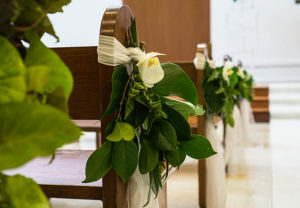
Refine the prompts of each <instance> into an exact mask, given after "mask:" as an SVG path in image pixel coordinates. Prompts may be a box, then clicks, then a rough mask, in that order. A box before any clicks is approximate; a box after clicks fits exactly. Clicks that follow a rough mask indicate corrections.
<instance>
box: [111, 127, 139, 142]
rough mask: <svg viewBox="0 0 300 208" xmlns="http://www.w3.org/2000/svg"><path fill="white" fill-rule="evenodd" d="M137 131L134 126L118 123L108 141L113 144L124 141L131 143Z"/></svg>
mask: <svg viewBox="0 0 300 208" xmlns="http://www.w3.org/2000/svg"><path fill="white" fill-rule="evenodd" d="M134 136H135V131H134V128H133V126H131V125H130V124H129V123H126V122H116V124H115V127H114V130H113V131H112V133H111V134H109V135H108V136H107V137H106V139H107V140H109V141H112V142H119V141H121V140H122V139H124V140H125V141H131V140H133V139H134Z"/></svg>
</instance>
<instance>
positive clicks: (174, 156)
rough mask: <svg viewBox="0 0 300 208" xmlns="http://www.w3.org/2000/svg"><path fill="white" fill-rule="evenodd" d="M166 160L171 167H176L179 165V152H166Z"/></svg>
mask: <svg viewBox="0 0 300 208" xmlns="http://www.w3.org/2000/svg"><path fill="white" fill-rule="evenodd" d="M166 158H167V160H168V162H169V163H170V164H171V165H172V166H173V167H177V166H179V165H180V164H181V159H182V158H181V157H180V154H179V151H178V150H176V151H167V152H166Z"/></svg>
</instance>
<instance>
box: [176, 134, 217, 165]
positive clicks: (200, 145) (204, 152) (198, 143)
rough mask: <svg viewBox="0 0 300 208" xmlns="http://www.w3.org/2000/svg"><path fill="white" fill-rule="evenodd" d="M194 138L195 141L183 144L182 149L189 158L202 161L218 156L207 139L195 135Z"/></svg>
mask: <svg viewBox="0 0 300 208" xmlns="http://www.w3.org/2000/svg"><path fill="white" fill-rule="evenodd" d="M193 138H194V139H193V140H190V141H187V142H181V147H182V149H183V151H184V152H185V153H186V154H187V155H188V156H190V157H192V158H194V159H199V160H200V159H205V158H207V157H210V156H212V155H214V154H216V152H215V151H214V150H213V148H212V146H211V144H210V142H209V141H208V140H207V139H206V138H205V137H202V136H199V135H193Z"/></svg>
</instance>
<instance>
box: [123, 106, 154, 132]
mask: <svg viewBox="0 0 300 208" xmlns="http://www.w3.org/2000/svg"><path fill="white" fill-rule="evenodd" d="M148 112H149V108H147V107H146V106H144V105H142V104H140V103H135V105H134V109H133V111H132V112H131V113H130V115H129V116H128V118H127V119H126V120H125V121H126V122H127V123H130V124H131V125H133V127H134V128H137V127H139V126H141V125H142V123H144V121H145V119H146V117H147V115H148Z"/></svg>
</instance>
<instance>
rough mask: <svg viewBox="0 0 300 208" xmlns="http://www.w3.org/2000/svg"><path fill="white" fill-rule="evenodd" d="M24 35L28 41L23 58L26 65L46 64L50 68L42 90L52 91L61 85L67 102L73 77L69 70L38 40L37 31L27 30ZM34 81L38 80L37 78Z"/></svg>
mask: <svg viewBox="0 0 300 208" xmlns="http://www.w3.org/2000/svg"><path fill="white" fill-rule="evenodd" d="M25 35H26V37H27V39H28V40H29V42H30V48H29V50H28V53H27V56H26V59H25V64H26V66H28V67H32V66H47V67H48V68H50V69H51V71H50V72H49V78H48V82H47V83H46V84H45V86H44V89H43V90H44V92H45V93H52V92H53V91H54V90H56V88H57V87H62V88H63V90H64V93H65V97H66V102H67V101H68V99H69V97H70V94H71V92H72V88H73V77H72V74H71V72H70V70H69V69H68V67H67V66H66V65H65V64H64V62H63V61H62V60H61V59H60V58H59V56H58V55H57V54H56V53H55V52H54V51H52V50H51V49H49V48H47V47H46V46H45V45H44V44H43V43H42V42H41V41H40V39H39V36H38V35H37V33H35V32H33V31H28V32H27V33H26V34H25ZM35 81H37V82H38V80H35Z"/></svg>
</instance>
